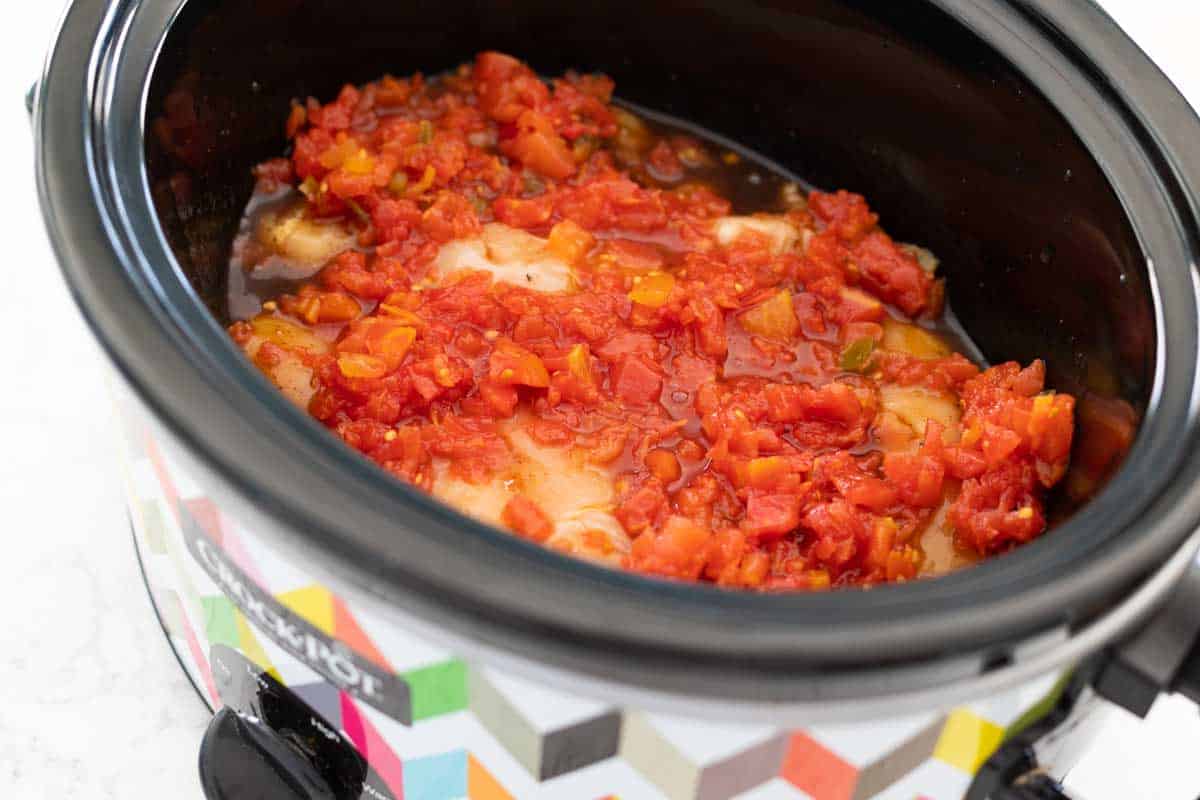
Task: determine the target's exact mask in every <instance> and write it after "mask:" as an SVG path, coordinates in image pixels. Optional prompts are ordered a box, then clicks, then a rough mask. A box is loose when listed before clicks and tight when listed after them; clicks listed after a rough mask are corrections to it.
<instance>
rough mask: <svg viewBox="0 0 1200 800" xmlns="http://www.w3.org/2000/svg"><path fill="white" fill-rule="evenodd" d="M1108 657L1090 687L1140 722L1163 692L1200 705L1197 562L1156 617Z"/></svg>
mask: <svg viewBox="0 0 1200 800" xmlns="http://www.w3.org/2000/svg"><path fill="white" fill-rule="evenodd" d="M1107 655H1108V658H1106V659H1105V660H1104V662H1103V666H1102V667H1101V668H1100V670H1099V671H1098V672H1097V673H1096V676H1095V678H1094V679H1093V681H1092V685H1093V688H1094V689H1095V690H1096V692H1097V694H1099V695H1100V696H1102V697H1104V698H1105V699H1106V700H1109V701H1111V702H1113V703H1116V704H1117V705H1119V706H1121V707H1123V708H1124V709H1126V710H1127V711H1129V712H1130V713H1132V714H1135V715H1137V716H1138V717H1142V718H1144V717H1145V716H1146V714H1147V713H1149V711H1150V707H1151V706H1152V705H1153V704H1154V701H1155V700H1156V699H1157V698H1158V696H1159V695H1160V694H1164V693H1172V692H1177V693H1179V694H1182V695H1183V696H1185V697H1187V698H1188V699H1190V700H1192V701H1193V702H1196V703H1200V561H1193V562H1192V565H1191V567H1189V569H1188V571H1187V572H1186V573H1185V574H1184V576H1183V578H1182V579H1181V580H1180V582H1179V584H1178V585H1177V586H1176V587H1175V589H1174V590H1173V591H1172V593H1171V595H1170V596H1169V597H1168V598H1167V601H1166V602H1165V603H1164V604H1163V605H1162V607H1161V608H1159V609H1158V610H1157V611H1156V612H1155V613H1154V616H1153V617H1151V618H1150V619H1149V620H1147V622H1146V623H1145V624H1143V625H1142V627H1140V628H1139V629H1138V632H1137V633H1136V634H1134V635H1133V636H1131V637H1130V638H1128V639H1126V640H1124V641H1122V642H1120V643H1118V644H1116V645H1114V646H1113V647H1112V648H1110V649H1109V651H1108V653H1107Z"/></svg>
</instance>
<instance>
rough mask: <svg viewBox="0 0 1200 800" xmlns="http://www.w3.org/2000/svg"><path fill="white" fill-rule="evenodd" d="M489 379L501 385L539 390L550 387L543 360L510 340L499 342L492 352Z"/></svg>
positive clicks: (489, 361)
mask: <svg viewBox="0 0 1200 800" xmlns="http://www.w3.org/2000/svg"><path fill="white" fill-rule="evenodd" d="M488 378H489V379H491V380H492V381H495V382H496V383H499V384H501V385H520V386H532V387H534V388H539V389H540V388H545V387H547V386H549V385H550V373H549V372H547V371H546V365H545V364H544V363H542V360H541V359H540V358H538V357H537V355H535V354H534V353H531V352H530V351H528V350H526V349H525V348H524V347H521V346H520V345H518V344H516V343H514V342H513V341H512V340H510V339H502V340H500V341H498V342H497V343H496V348H495V349H494V350H492V355H491V357H490V358H489V359H488Z"/></svg>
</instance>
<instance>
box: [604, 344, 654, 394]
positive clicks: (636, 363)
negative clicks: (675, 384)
mask: <svg viewBox="0 0 1200 800" xmlns="http://www.w3.org/2000/svg"><path fill="white" fill-rule="evenodd" d="M610 379H611V381H612V390H613V394H615V395H616V396H617V397H619V398H621V399H622V400H624V401H625V402H626V403H652V402H654V401H655V400H657V399H658V396H659V394H660V393H661V392H662V376H661V375H660V374H659V373H658V370H657V369H656V368H655V367H654V366H652V365H651V363H650V362H649V361H648V360H647V359H646V358H645V356H641V355H631V356H626V357H625V358H623V359H621V360H620V361H618V362H617V364H616V366H614V367H613V369H612V372H611V373H610Z"/></svg>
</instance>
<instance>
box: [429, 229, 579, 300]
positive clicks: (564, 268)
mask: <svg viewBox="0 0 1200 800" xmlns="http://www.w3.org/2000/svg"><path fill="white" fill-rule="evenodd" d="M546 243H547V240H545V239H543V238H541V237H540V236H534V235H533V234H531V233H528V232H526V231H523V230H520V229H519V228H512V227H509V226H508V225H503V224H501V223H499V222H493V223H490V224H488V225H484V226H483V233H482V235H480V236H478V237H476V238H473V239H456V240H454V241H452V242H447V243H446V244H444V245H442V247H441V249H440V250H439V251H438V255H437V258H436V259H435V260H434V263H433V273H434V274H433V275H432V276H431V277H432V278H434V279H435V280H438V279H442V278H445V277H446V276H448V275H453V274H455V273H457V272H466V271H481V272H489V273H491V275H492V280H494V281H495V282H496V283H508V284H511V285H513V286H524V287H525V288H527V289H533V290H534V291H538V292H565V291H569V290H570V289H572V288H573V287H574V284H575V280H574V276H573V274H572V272H571V267H570V265H568V264H567V263H566V262H565V261H563V260H561V259H559V258H556V257H554V256H553V255H551V254H550V253H549V251H548V250H547V249H546Z"/></svg>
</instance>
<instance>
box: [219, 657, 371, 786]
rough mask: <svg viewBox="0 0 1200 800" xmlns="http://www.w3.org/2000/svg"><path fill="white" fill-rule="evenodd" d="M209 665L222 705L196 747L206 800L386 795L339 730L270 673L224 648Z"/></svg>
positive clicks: (361, 758) (363, 761) (364, 762)
mask: <svg viewBox="0 0 1200 800" xmlns="http://www.w3.org/2000/svg"><path fill="white" fill-rule="evenodd" d="M209 663H210V664H211V666H212V674H213V681H214V683H215V684H216V687H217V692H218V694H219V695H220V697H221V701H222V702H223V703H224V704H225V705H224V707H223V708H221V709H220V710H219V711H217V713H216V714H215V715H214V716H213V719H212V722H211V723H210V724H209V726H208V730H207V731H206V732H205V734H204V740H203V742H202V743H201V745H200V760H199V768H200V785H201V787H202V788H203V789H204V796H205V797H206V798H207V800H359V798H361V797H364V796H367V797H372V798H390V797H391V793H390V792H388V791H387V790H386V787H382V786H379V787H377V786H375V785H374V784H375V783H376V781H375V780H374V779H373V778H374V776H373V775H372V774H371V772H370V770H369V768H368V766H367V762H366V761H365V760H364V759H363V757H362V756H361V755H360V754H359V752H358V750H357V749H355V747H354V745H353V744H351V743H350V742H349V741H348V740H347V739H346V738H345V737H344V736H343V735H341V734H340V733H338V729H337V726H336V725H333V724H331V723H330V722H329V721H328V720H326V719H325V718H324V717H322V716H321V715H320V714H318V713H317V712H316V711H315V710H314V709H313V708H312V707H311V706H309V705H308V704H307V703H305V702H304V701H303V700H302V699H300V698H299V697H297V696H296V695H295V694H294V693H293V692H291V691H289V690H288V689H287V687H285V686H284V685H283V684H281V683H279V681H277V680H275V679H274V678H273V677H271V675H269V674H267V673H265V672H263V671H262V670H261V668H259V667H258V666H257V665H256V664H254V663H252V662H251V661H249V660H247V659H246V658H245V657H244V656H242V655H241V654H240V653H238V652H237V651H235V650H232V649H230V648H228V647H225V646H224V645H214V646H213V648H212V651H211V654H210V659H209ZM368 784H371V785H370V786H368ZM364 790H367V791H364Z"/></svg>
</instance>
